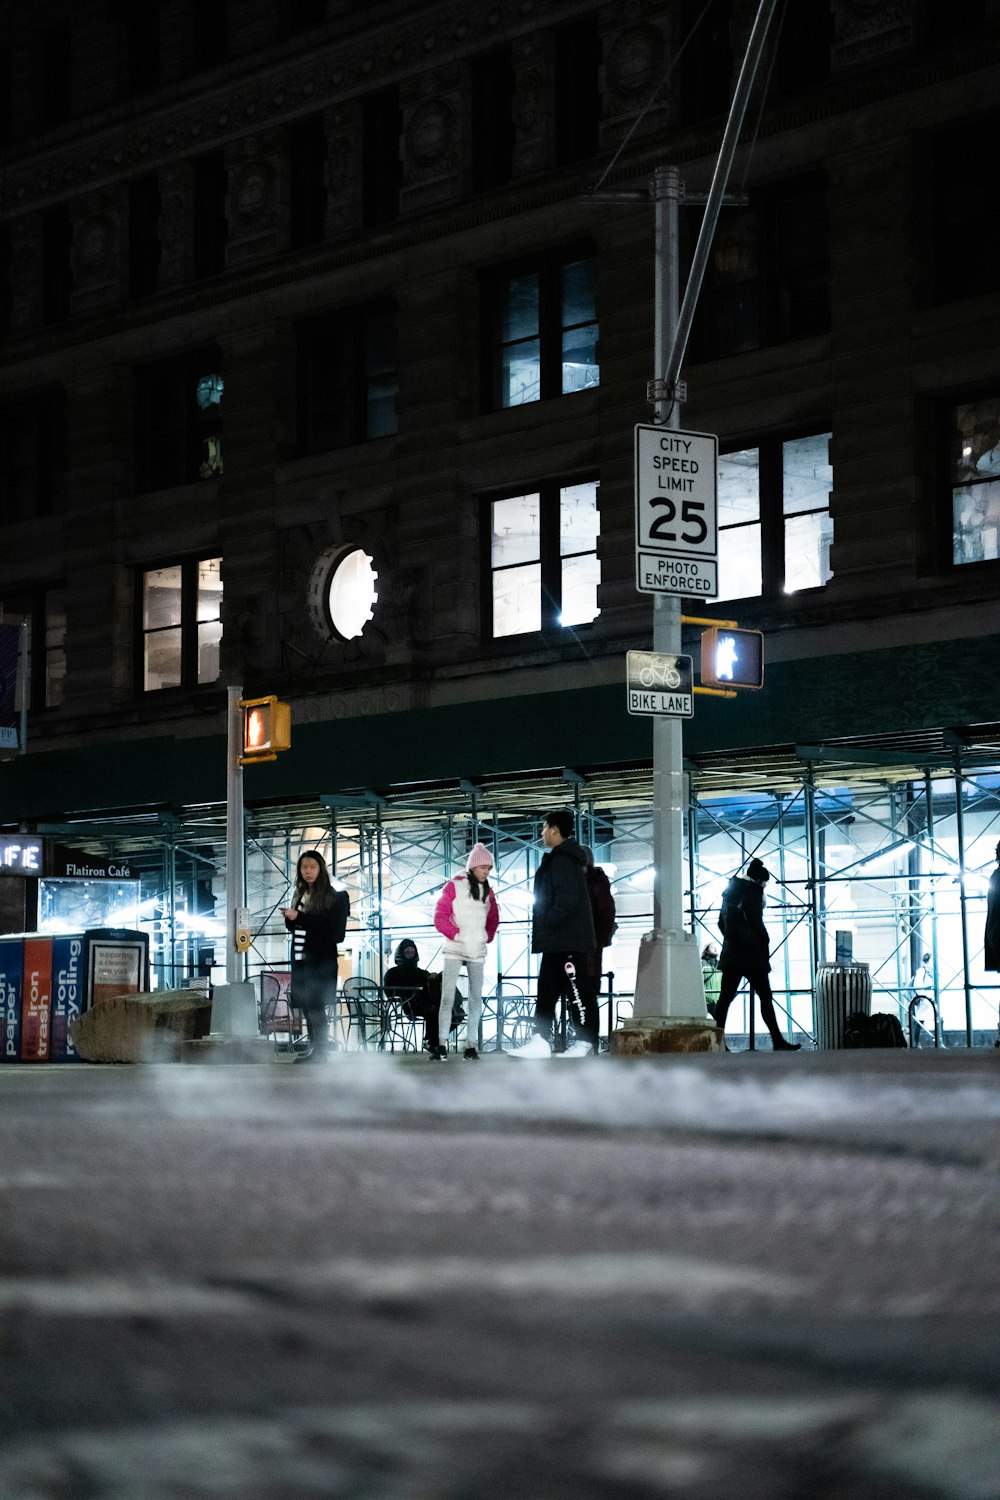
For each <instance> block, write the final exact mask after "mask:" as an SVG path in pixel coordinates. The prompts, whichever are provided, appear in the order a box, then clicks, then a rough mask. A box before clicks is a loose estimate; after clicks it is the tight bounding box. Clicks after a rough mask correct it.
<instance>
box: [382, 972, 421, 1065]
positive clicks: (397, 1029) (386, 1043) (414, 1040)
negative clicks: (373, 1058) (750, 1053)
mask: <svg viewBox="0 0 1000 1500" xmlns="http://www.w3.org/2000/svg"><path fill="white" fill-rule="evenodd" d="M424 993H425V991H424V987H423V985H419V984H414V985H403V984H394V985H393V986H392V989H391V990H383V1012H382V1016H383V1019H382V1047H383V1049H384V1050H385V1051H386V1052H396V1051H399V1052H421V1051H422V1050H423V1045H424V1018H423V1016H418V1015H414V1013H413V1011H412V1010H411V1009H410V1007H409V1006H408V1005H407V1003H406V1002H407V1000H408V999H409V998H410V997H411V996H412V997H414V998H416V997H417V996H418V995H423V994H424Z"/></svg>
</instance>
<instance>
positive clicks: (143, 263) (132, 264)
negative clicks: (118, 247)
mask: <svg viewBox="0 0 1000 1500" xmlns="http://www.w3.org/2000/svg"><path fill="white" fill-rule="evenodd" d="M159 277H160V183H159V178H158V177H157V175H156V173H155V172H150V173H149V175H148V176H147V177H139V178H137V179H136V180H135V182H130V183H129V185H128V284H129V285H128V290H129V296H130V297H148V296H149V295H150V294H151V293H152V292H155V291H156V290H157V288H158V286H159Z"/></svg>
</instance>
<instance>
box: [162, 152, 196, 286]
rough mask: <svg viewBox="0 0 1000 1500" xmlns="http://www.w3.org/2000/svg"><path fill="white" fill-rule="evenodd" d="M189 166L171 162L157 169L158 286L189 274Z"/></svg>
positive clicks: (168, 283) (186, 162) (182, 280)
mask: <svg viewBox="0 0 1000 1500" xmlns="http://www.w3.org/2000/svg"><path fill="white" fill-rule="evenodd" d="M192 175H193V174H192V168H191V163H190V162H189V161H178V162H172V163H171V164H170V166H168V167H164V169H163V170H162V171H161V173H160V286H161V287H168V286H177V285H179V284H180V283H182V282H185V281H189V280H190V278H191V241H192V208H191V204H192Z"/></svg>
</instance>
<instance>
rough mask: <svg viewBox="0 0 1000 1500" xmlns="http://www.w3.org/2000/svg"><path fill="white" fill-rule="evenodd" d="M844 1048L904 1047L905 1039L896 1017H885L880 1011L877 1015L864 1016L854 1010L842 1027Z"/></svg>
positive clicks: (861, 1012)
mask: <svg viewBox="0 0 1000 1500" xmlns="http://www.w3.org/2000/svg"><path fill="white" fill-rule="evenodd" d="M844 1046H845V1047H905V1046H906V1037H905V1036H904V1035H903V1028H902V1026H900V1024H899V1018H898V1016H890V1015H886V1014H884V1013H883V1012H881V1011H880V1012H879V1013H878V1014H877V1015H874V1016H866V1015H865V1014H864V1012H863V1011H860V1010H855V1011H852V1012H851V1014H850V1015H849V1016H848V1018H847V1025H846V1026H845V1027H844Z"/></svg>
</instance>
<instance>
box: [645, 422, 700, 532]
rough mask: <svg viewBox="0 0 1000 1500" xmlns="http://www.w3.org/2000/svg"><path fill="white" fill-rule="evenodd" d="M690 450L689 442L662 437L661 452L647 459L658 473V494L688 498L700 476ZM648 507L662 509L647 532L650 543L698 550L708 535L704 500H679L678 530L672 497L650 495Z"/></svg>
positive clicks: (674, 503)
mask: <svg viewBox="0 0 1000 1500" xmlns="http://www.w3.org/2000/svg"><path fill="white" fill-rule="evenodd" d="M691 447H692V443H691V439H690V438H685V437H680V436H678V435H677V434H675V433H666V432H665V433H664V434H663V435H662V437H661V438H660V450H661V451H660V452H659V453H654V454H653V455H652V457H651V459H650V465H651V467H652V468H653V469H654V470H656V471H657V474H656V480H657V487H658V488H659V489H660V490H666V491H672V492H673V494H679V495H687V496H689V497H690V495H691V491H692V490H693V489H694V487H695V483H696V479H695V476H696V475H697V474H699V473H700V472H701V464H700V463H699V462H698V460H697V459H696V458H692V457H691V456H690V455H691ZM647 504H648V505H650V506H656V507H660V506H662V507H663V513H662V515H657V516H656V517H655V519H654V520H653V522H652V524H651V526H650V528H649V540H650V542H652V541H654V540H655V541H658V542H677V541H681V542H686V543H687V545H688V546H690V547H697V546H698V544H699V543H700V542H703V541H704V540H705V538H706V536H707V535H708V523H707V522H706V520H705V515H704V511H705V502H704V500H696V499H693V498H688V499H682V500H681V504H680V526H679V527H676V526H675V525H674V523H675V522H676V521H677V519H678V511H677V503H676V501H675V500H674V499H673V498H672V495H671V494H664V495H649V496H647Z"/></svg>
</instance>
